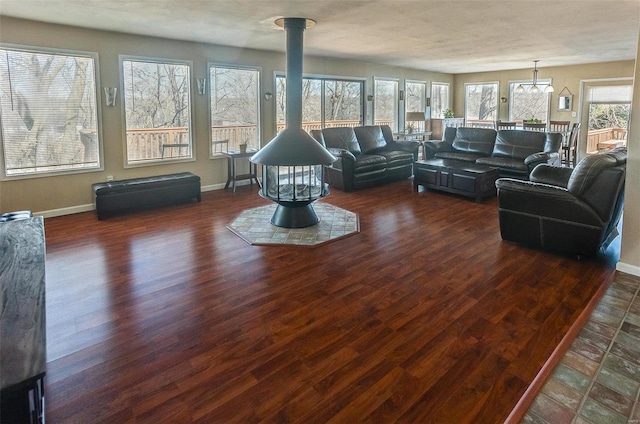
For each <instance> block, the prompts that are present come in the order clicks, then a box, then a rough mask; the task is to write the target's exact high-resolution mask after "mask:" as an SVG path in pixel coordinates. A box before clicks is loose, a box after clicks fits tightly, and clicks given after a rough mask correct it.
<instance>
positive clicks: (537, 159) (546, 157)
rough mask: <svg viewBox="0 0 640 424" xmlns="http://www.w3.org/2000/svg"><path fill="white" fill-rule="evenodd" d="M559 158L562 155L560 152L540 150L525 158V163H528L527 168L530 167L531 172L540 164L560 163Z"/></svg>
mask: <svg viewBox="0 0 640 424" xmlns="http://www.w3.org/2000/svg"><path fill="white" fill-rule="evenodd" d="M559 158H560V156H559V155H558V152H538V153H534V154H531V155H529V156H527V157H526V158H524V164H525V165H527V168H529V173H531V172H532V171H533V169H534V168H535V167H536V166H538V165H540V164H543V163H548V164H556V163H558V160H559Z"/></svg>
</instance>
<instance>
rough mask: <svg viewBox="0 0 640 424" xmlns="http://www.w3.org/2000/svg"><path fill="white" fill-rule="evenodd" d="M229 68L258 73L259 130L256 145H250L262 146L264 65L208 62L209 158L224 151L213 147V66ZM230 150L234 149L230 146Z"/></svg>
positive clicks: (257, 124) (219, 155)
mask: <svg viewBox="0 0 640 424" xmlns="http://www.w3.org/2000/svg"><path fill="white" fill-rule="evenodd" d="M212 67H215V68H227V69H238V70H245V71H256V72H257V73H258V78H257V84H256V85H257V87H256V108H257V109H256V111H257V122H256V127H257V129H256V132H257V140H256V146H249V148H256V149H260V148H261V147H262V96H261V93H262V67H261V66H252V65H238V64H235V63H225V62H207V75H206V80H207V83H206V85H207V89H206V93H205V95H206V96H207V111H208V118H207V122H208V123H209V128H208V132H209V159H217V158H220V157H223V153H221V152H214V147H213V142H214V140H213V121H212V118H213V105H212V104H211V96H212V89H211V87H212V85H211V68H212ZM229 150H233V149H231V148H229Z"/></svg>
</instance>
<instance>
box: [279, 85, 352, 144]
mask: <svg viewBox="0 0 640 424" xmlns="http://www.w3.org/2000/svg"><path fill="white" fill-rule="evenodd" d="M363 93H364V81H356V80H348V79H333V78H321V77H305V78H303V80H302V127H303V129H304V130H305V131H307V132H308V131H310V130H314V129H321V128H330V127H355V126H358V125H362V123H363V122H364V121H363V116H364V113H363V97H364V96H363ZM285 100H286V78H285V77H284V76H282V75H278V76H277V77H276V114H277V123H278V132H280V131H282V130H283V129H284V127H285V118H286V116H285V107H286V104H285V103H286V102H285Z"/></svg>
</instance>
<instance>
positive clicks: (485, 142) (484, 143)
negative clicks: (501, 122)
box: [451, 127, 496, 156]
mask: <svg viewBox="0 0 640 424" xmlns="http://www.w3.org/2000/svg"><path fill="white" fill-rule="evenodd" d="M495 141H496V130H492V129H490V128H467V127H459V128H457V129H456V138H454V139H453V142H452V143H451V144H452V146H453V148H454V149H455V150H458V151H459V152H465V153H475V154H477V155H479V156H491V152H492V151H493V144H494V143H495Z"/></svg>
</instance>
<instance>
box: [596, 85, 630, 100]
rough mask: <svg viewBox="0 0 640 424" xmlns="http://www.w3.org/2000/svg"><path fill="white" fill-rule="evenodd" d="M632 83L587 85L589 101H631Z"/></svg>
mask: <svg viewBox="0 0 640 424" xmlns="http://www.w3.org/2000/svg"><path fill="white" fill-rule="evenodd" d="M632 98H633V85H607V86H592V87H589V93H588V95H587V99H589V103H605V104H613V103H631V99H632Z"/></svg>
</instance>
